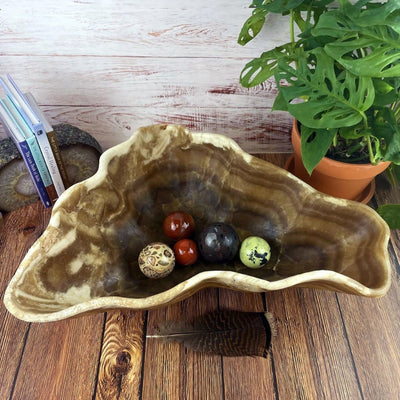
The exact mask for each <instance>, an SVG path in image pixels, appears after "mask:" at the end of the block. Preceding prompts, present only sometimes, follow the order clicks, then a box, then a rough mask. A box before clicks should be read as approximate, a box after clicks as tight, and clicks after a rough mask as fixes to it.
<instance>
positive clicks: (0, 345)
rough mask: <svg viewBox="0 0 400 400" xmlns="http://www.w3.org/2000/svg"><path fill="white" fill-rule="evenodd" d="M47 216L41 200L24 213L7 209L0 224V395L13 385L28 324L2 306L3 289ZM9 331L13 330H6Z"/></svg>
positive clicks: (40, 230)
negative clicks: (8, 211)
mask: <svg viewBox="0 0 400 400" xmlns="http://www.w3.org/2000/svg"><path fill="white" fill-rule="evenodd" d="M48 218H49V213H48V211H47V210H46V211H45V210H44V209H43V206H42V204H41V203H36V204H33V205H32V206H29V207H27V208H25V212H24V217H23V218H21V214H20V213H11V214H9V215H8V216H7V218H6V219H5V220H4V225H3V226H1V225H0V304H1V306H0V355H1V357H0V371H3V373H1V374H0V398H2V399H3V398H8V397H9V396H10V394H11V393H12V391H13V389H14V380H15V376H16V374H17V373H18V371H19V368H20V362H21V357H22V353H23V351H24V348H25V341H26V337H27V335H28V333H29V329H30V324H28V323H26V322H23V321H19V320H17V319H15V318H13V317H12V316H11V315H10V314H9V313H8V312H7V311H6V310H5V308H4V305H3V297H4V291H5V289H6V286H7V284H8V282H9V281H10V279H11V277H12V276H13V274H14V272H15V270H16V269H17V266H18V264H19V263H20V261H21V259H22V257H23V255H24V254H25V253H26V252H27V251H28V249H29V247H30V246H31V245H32V244H33V242H34V241H35V240H36V238H37V237H38V236H39V235H40V234H41V232H43V230H44V229H45V226H46V225H47V222H48ZM10 332H13V334H10Z"/></svg>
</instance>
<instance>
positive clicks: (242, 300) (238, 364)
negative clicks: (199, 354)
mask: <svg viewBox="0 0 400 400" xmlns="http://www.w3.org/2000/svg"><path fill="white" fill-rule="evenodd" d="M219 302H220V308H221V309H233V310H239V311H247V312H253V311H266V310H265V304H264V295H263V294H261V293H243V292H235V291H232V290H228V289H220V294H219ZM222 363H223V373H224V395H225V397H224V398H225V399H226V400H228V399H231V400H235V399H252V400H264V399H268V400H272V399H275V398H277V397H276V393H275V377H274V370H273V363H272V355H271V356H270V357H268V358H266V359H265V358H262V357H223V360H222Z"/></svg>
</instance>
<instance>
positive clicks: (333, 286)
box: [3, 125, 391, 322]
mask: <svg viewBox="0 0 400 400" xmlns="http://www.w3.org/2000/svg"><path fill="white" fill-rule="evenodd" d="M150 127H151V128H153V127H163V128H164V130H166V131H167V130H170V131H171V130H172V131H173V130H175V129H177V128H179V129H183V130H184V132H185V133H186V134H188V135H190V138H191V142H192V143H196V144H204V143H207V144H212V145H214V146H218V147H222V148H225V149H226V148H229V149H231V150H233V151H234V152H235V153H237V154H238V155H240V156H241V157H243V158H244V159H245V161H247V162H252V161H253V160H257V161H262V162H265V163H268V162H267V161H264V160H261V159H259V158H256V157H254V156H252V155H251V154H249V153H247V152H245V151H244V150H242V149H241V147H240V146H239V145H238V144H237V143H236V142H235V141H234V140H233V139H231V138H229V137H227V136H225V135H222V134H218V133H202V132H191V131H189V130H188V129H187V128H182V127H181V126H177V125H151V126H150ZM147 128H149V127H143V128H140V129H138V130H136V131H135V132H134V133H133V134H132V136H131V137H130V138H128V139H127V140H126V141H124V142H122V143H120V144H117V145H115V146H113V147H111V148H109V149H108V150H106V151H105V152H104V153H103V154H102V155H101V157H100V160H99V168H98V171H97V172H96V173H95V174H94V175H93V176H91V177H90V178H88V179H86V180H85V181H82V182H79V183H76V184H75V185H73V186H71V187H70V188H68V189H67V190H66V191H65V192H64V193H63V194H62V195H61V196H60V198H59V199H58V201H57V202H56V204H55V205H54V206H53V209H52V213H51V217H50V220H49V225H48V226H51V225H53V226H56V223H55V222H54V220H55V216H56V213H57V211H58V209H59V208H60V207H61V206H62V204H63V201H64V199H65V198H67V196H68V195H69V193H70V192H71V191H73V190H79V187H80V186H85V187H95V186H96V184H97V183H98V182H100V181H102V179H104V177H105V176H106V175H107V167H108V164H109V163H110V161H111V160H112V159H113V158H114V156H117V155H118V156H120V155H122V154H125V153H128V152H129V151H130V148H131V145H133V143H134V142H135V141H136V139H137V136H138V135H140V134H141V132H143V130H145V129H147ZM168 136H171V135H163V140H164V143H163V145H164V146H167V145H168V143H169V141H168V139H169V140H171V138H170V137H168ZM161 154H162V152H161ZM274 167H275V168H279V167H278V166H276V165H275V166H274ZM280 170H281V171H282V172H283V173H285V175H286V176H288V177H290V179H294V180H295V181H296V182H297V183H300V184H301V185H304V187H306V188H307V190H308V191H309V192H310V193H314V194H316V195H317V196H318V197H320V198H321V199H320V200H323V201H328V202H333V203H334V204H341V205H352V206H356V207H361V208H362V209H363V210H364V211H365V212H366V213H370V215H371V217H373V218H374V220H375V221H376V222H377V223H379V224H380V227H381V228H382V231H383V232H384V234H383V235H382V237H381V239H382V240H381V243H382V250H383V252H382V254H381V256H380V258H379V262H380V264H381V266H382V271H381V272H382V278H381V281H382V284H381V285H380V286H377V287H368V286H365V285H364V284H362V283H361V282H359V281H357V280H356V279H353V278H350V277H348V276H346V275H344V274H341V273H340V272H336V271H332V270H324V269H320V270H315V271H309V272H304V273H300V274H296V275H292V276H289V277H285V278H282V279H279V280H273V281H268V280H266V279H261V278H256V277H253V276H250V275H246V274H243V273H238V272H234V271H226V270H224V271H221V270H210V271H203V272H200V273H198V274H196V275H194V276H192V277H191V278H189V279H187V280H185V281H182V282H180V283H179V284H177V285H175V286H173V287H172V288H170V289H168V290H166V291H163V292H160V293H157V294H155V295H151V296H148V297H143V298H133V297H122V296H105V297H98V298H93V299H90V300H87V301H83V302H81V303H78V304H74V305H71V306H68V307H66V308H64V309H62V310H59V311H54V312H44V313H35V312H29V311H26V310H24V309H22V308H20V307H18V305H17V304H15V303H14V302H13V292H14V291H15V290H18V289H17V288H16V285H17V283H18V282H19V280H20V278H21V277H22V275H23V274H24V273H25V270H26V268H27V267H28V265H23V264H24V261H25V260H26V259H27V258H28V257H29V255H30V254H31V252H33V250H34V249H35V246H38V242H39V241H40V239H41V238H38V239H37V240H36V241H35V243H34V244H33V245H32V247H31V248H30V249H29V250H28V252H27V253H26V255H25V257H24V258H23V260H22V262H21V263H20V265H19V266H18V268H17V270H16V272H15V274H14V276H13V277H12V279H11V280H10V282H9V284H8V286H7V288H6V291H5V294H4V299H3V301H4V304H5V306H6V308H7V310H8V311H9V312H10V313H12V314H13V315H14V316H16V317H17V318H19V319H21V320H24V321H28V322H48V321H57V320H61V319H65V318H70V317H74V316H78V315H80V314H85V313H88V312H94V311H96V310H97V311H101V310H106V309H108V310H109V309H115V308H119V309H122V308H130V309H137V310H144V309H151V308H156V307H163V306H165V305H167V304H171V303H173V302H177V301H180V300H183V299H184V298H187V297H189V296H190V295H191V294H194V293H195V292H197V291H198V290H200V289H202V288H204V287H226V288H230V289H234V290H239V291H247V292H267V291H275V290H282V289H286V288H289V287H296V286H301V287H314V288H316V287H319V288H322V289H328V290H334V291H336V292H346V293H351V294H357V295H362V296H365V297H382V296H384V295H385V294H386V293H387V292H388V290H389V288H390V285H391V264H390V259H389V252H388V242H389V238H390V229H389V227H388V225H387V224H386V223H385V222H384V220H383V219H382V218H381V217H380V216H379V215H378V214H377V213H376V212H375V211H374V210H373V209H372V208H370V207H369V206H367V205H364V204H360V203H356V202H354V201H351V200H345V199H337V198H333V197H331V196H329V195H326V194H323V193H319V192H316V191H315V190H314V189H313V188H312V187H311V186H309V185H308V184H306V183H305V182H303V181H301V180H300V179H298V178H297V177H295V176H294V175H292V174H291V173H290V172H288V171H286V170H285V169H283V168H280ZM46 230H47V228H46ZM45 232H46V231H45ZM45 236H46V235H45V234H43V235H42V236H41V237H45ZM23 266H24V267H25V268H22V267H23ZM199 283H201V284H202V285H201V287H198V286H199Z"/></svg>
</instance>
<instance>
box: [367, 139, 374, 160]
mask: <svg viewBox="0 0 400 400" xmlns="http://www.w3.org/2000/svg"><path fill="white" fill-rule="evenodd" d="M367 145H368V153H369V161H370V162H371V164H375V159H374V152H373V150H372V143H371V138H370V137H369V136H367Z"/></svg>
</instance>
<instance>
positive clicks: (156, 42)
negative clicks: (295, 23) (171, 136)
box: [0, 0, 290, 58]
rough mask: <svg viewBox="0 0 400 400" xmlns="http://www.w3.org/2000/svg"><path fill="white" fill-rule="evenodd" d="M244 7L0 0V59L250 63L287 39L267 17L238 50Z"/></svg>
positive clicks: (164, 1)
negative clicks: (233, 60) (5, 56)
mask: <svg viewBox="0 0 400 400" xmlns="http://www.w3.org/2000/svg"><path fill="white" fill-rule="evenodd" d="M250 3H251V1H250V0H244V1H242V0H233V1H226V0H224V1H218V2H215V1H213V0H203V1H202V2H201V3H199V4H197V5H192V4H189V3H188V2H187V1H184V0H174V1H168V0H155V1H151V2H142V1H138V0H134V1H130V2H125V1H123V0H116V1H113V0H103V1H101V2H100V3H99V2H96V1H92V0H88V1H73V2H70V1H67V0H59V1H57V2H54V1H51V0H43V1H41V2H40V4H39V3H37V4H35V6H34V7H32V1H29V0H19V1H18V2H14V1H12V0H4V1H2V4H1V10H0V18H1V19H0V33H1V34H2V37H3V39H2V52H4V53H7V54H13V55H20V54H26V53H29V54H31V55H44V54H51V55H54V56H58V55H61V54H65V55H69V56H71V55H96V56H100V55H107V56H127V57H133V56H134V57H145V56H155V57H217V58H225V57H249V56H252V55H253V54H257V55H259V54H260V52H261V51H260V49H261V48H263V46H262V45H264V44H265V42H267V43H271V44H273V45H277V44H278V43H279V44H280V43H281V41H282V37H286V38H288V41H289V38H290V33H289V26H288V23H284V24H283V23H282V20H284V21H287V18H282V17H281V16H271V17H270V18H269V23H268V28H269V29H268V28H266V29H265V30H264V31H263V32H262V33H261V34H260V36H261V37H260V38H259V39H257V40H256V41H254V42H253V43H249V44H248V45H246V46H245V47H242V46H240V45H238V44H237V38H238V36H239V32H240V29H241V27H242V25H243V23H244V22H245V21H246V19H247V18H248V17H249V16H250V15H251V10H250V9H249V5H250Z"/></svg>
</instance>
